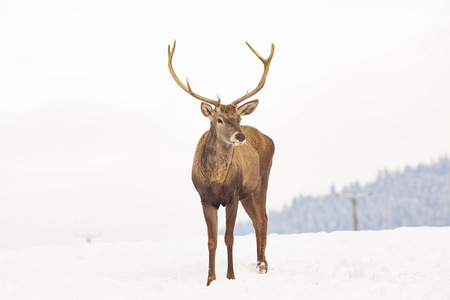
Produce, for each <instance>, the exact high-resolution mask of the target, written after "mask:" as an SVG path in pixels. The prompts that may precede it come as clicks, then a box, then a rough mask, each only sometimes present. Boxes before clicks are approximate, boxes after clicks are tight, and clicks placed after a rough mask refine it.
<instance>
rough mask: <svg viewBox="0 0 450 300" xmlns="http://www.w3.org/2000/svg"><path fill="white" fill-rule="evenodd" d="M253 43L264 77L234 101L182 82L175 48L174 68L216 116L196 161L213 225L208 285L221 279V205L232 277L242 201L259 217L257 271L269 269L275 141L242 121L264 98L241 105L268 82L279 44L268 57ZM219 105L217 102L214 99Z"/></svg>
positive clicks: (196, 182)
mask: <svg viewBox="0 0 450 300" xmlns="http://www.w3.org/2000/svg"><path fill="white" fill-rule="evenodd" d="M248 46H249V47H250V49H251V50H252V51H253V52H254V53H255V54H256V55H257V56H258V58H259V59H260V60H261V61H262V62H263V63H264V73H263V77H262V78H261V80H260V83H259V84H258V86H257V87H256V89H254V90H253V91H252V92H250V93H248V92H247V93H246V94H245V95H244V96H243V97H241V98H239V99H237V100H235V101H233V102H232V103H231V104H230V105H222V104H220V98H219V100H218V101H215V100H211V99H208V98H205V97H202V96H200V95H197V94H196V93H194V92H193V91H192V89H191V88H190V86H189V82H187V86H186V85H184V84H183V83H181V81H180V80H179V79H178V77H177V76H176V75H175V72H174V71H173V68H172V57H173V52H174V49H175V44H174V47H173V49H172V51H171V50H170V46H169V70H170V72H171V74H172V76H173V78H174V79H175V81H176V82H177V83H178V85H179V86H180V87H181V88H182V89H183V90H185V91H186V92H188V93H189V94H190V95H192V96H193V97H195V98H197V99H199V100H201V101H203V102H202V104H201V111H202V113H203V115H204V116H205V117H207V118H208V119H209V120H210V129H209V130H208V131H207V132H205V133H204V134H203V136H202V137H201V138H200V141H199V142H198V145H197V148H196V151H195V155H194V162H193V166H192V181H193V183H194V186H195V188H196V190H197V192H198V193H199V195H200V199H201V203H202V207H203V214H204V217H205V221H206V225H207V228H208V250H209V270H208V279H207V283H206V284H207V285H209V284H210V283H211V282H212V281H213V280H215V279H216V273H215V255H216V248H217V230H218V224H217V219H218V218H217V210H218V208H219V206H220V205H222V206H224V207H225V210H226V230H225V244H226V246H227V255H228V269H227V278H228V279H234V278H235V276H234V270H233V243H234V236H233V231H234V226H235V223H236V214H237V209H238V204H239V201H240V202H241V204H242V206H243V207H244V209H245V211H246V212H247V214H248V215H249V217H250V218H251V220H252V222H253V227H254V228H255V235H256V248H257V251H256V252H257V271H258V272H260V273H266V272H267V261H266V257H265V248H266V239H267V214H266V195H267V185H268V180H269V174H270V168H271V166H272V157H273V154H274V151H275V146H274V143H273V142H272V140H271V139H270V138H269V137H268V136H266V135H264V134H263V133H261V132H260V131H259V130H258V129H256V128H254V127H251V126H241V125H240V122H241V116H245V115H249V114H251V113H252V112H253V111H254V110H255V109H256V107H257V106H258V103H259V101H258V100H253V101H250V102H247V103H245V104H243V105H241V106H237V104H239V103H240V102H242V101H244V100H245V99H247V98H249V97H251V96H253V95H254V94H256V92H258V91H259V90H260V89H261V88H262V87H263V86H264V82H265V78H266V76H267V72H268V68H269V64H270V60H271V59H272V56H273V52H274V46H273V44H272V51H271V54H270V56H269V58H268V59H263V58H262V57H261V56H260V55H259V54H258V53H257V52H256V51H255V50H253V48H251V46H250V45H248ZM207 103H209V104H213V105H214V106H215V107H214V108H213V107H211V106H210V105H209V104H207Z"/></svg>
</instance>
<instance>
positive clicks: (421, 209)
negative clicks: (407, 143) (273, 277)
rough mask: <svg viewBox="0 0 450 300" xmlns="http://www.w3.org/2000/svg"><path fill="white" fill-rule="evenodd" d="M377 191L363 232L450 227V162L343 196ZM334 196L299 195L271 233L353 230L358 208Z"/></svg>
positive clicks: (275, 215)
mask: <svg viewBox="0 0 450 300" xmlns="http://www.w3.org/2000/svg"><path fill="white" fill-rule="evenodd" d="M361 191H371V192H372V195H371V196H369V197H367V198H362V199H360V200H359V201H358V210H357V211H358V219H359V222H358V223H359V229H362V230H379V229H393V228H397V227H400V226H449V225H450V160H449V159H448V158H447V157H444V158H441V159H440V160H439V161H437V162H436V163H433V164H430V165H419V166H418V167H416V168H410V167H407V168H405V169H404V170H403V171H401V172H388V171H382V172H379V174H378V177H377V179H376V180H375V181H374V182H371V183H369V184H367V185H365V186H362V185H360V184H359V183H358V182H356V183H353V184H350V185H348V186H347V187H345V188H344V189H343V190H342V191H340V193H351V192H361ZM336 194H337V191H335V189H334V187H332V188H331V189H330V193H329V194H327V195H323V196H318V197H309V196H299V197H297V198H295V199H294V200H293V201H292V204H291V205H289V206H286V207H285V208H284V209H283V210H282V211H280V212H270V211H269V212H268V217H269V229H268V231H269V233H303V232H320V231H326V232H331V231H335V230H352V229H353V218H352V205H351V202H350V201H349V200H347V199H342V198H339V197H337V196H336ZM269 201H270V199H269ZM251 232H253V227H252V225H251V223H250V222H244V223H238V224H237V225H236V229H235V233H236V234H241V235H245V234H248V233H251Z"/></svg>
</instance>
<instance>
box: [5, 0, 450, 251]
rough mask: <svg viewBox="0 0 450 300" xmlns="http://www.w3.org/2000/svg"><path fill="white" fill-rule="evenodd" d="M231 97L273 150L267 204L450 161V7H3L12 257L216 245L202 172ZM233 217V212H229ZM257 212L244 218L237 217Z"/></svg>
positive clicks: (98, 3)
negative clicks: (91, 245) (126, 243)
mask: <svg viewBox="0 0 450 300" xmlns="http://www.w3.org/2000/svg"><path fill="white" fill-rule="evenodd" d="M175 39H176V40H177V49H176V52H175V56H174V60H173V65H174V68H175V70H176V72H177V74H178V76H179V77H180V79H182V80H184V78H186V77H188V76H189V81H190V83H191V87H192V88H193V90H194V91H196V92H197V93H199V94H201V95H203V96H206V97H209V98H215V95H216V94H219V95H220V97H221V99H222V101H223V102H224V103H229V102H231V101H233V100H234V99H236V98H238V97H240V96H241V95H243V94H244V93H245V91H246V90H248V89H249V90H251V89H253V88H254V87H255V86H256V84H257V83H258V81H259V79H260V76H261V74H262V69H263V68H262V64H261V62H260V61H259V60H258V59H257V58H256V56H254V54H253V53H252V52H251V51H250V50H249V49H248V48H247V46H246V45H245V41H248V42H249V43H251V44H252V46H253V47H254V48H255V49H256V50H257V51H258V52H259V53H260V54H261V55H262V56H264V57H267V56H268V54H269V51H270V44H271V43H274V44H275V55H274V58H273V60H272V64H271V68H270V71H269V75H268V78H267V83H266V86H265V87H264V89H263V90H262V91H261V92H260V93H259V94H258V95H257V97H255V98H257V99H259V100H260V104H259V107H258V108H257V110H256V111H255V113H254V114H253V115H251V116H248V117H246V118H244V119H243V122H242V123H243V124H248V125H252V126H255V127H257V128H258V129H260V130H261V131H262V132H264V133H266V134H267V135H269V136H270V137H271V138H272V139H273V140H274V142H275V145H276V154H275V158H274V164H273V169H272V175H271V179H270V184H269V195H268V204H267V205H268V208H269V209H280V208H282V207H283V205H286V204H288V203H290V201H291V200H292V198H293V197H294V196H296V195H298V194H299V193H303V194H312V195H317V194H323V193H327V192H328V191H329V189H330V186H331V185H333V184H334V185H335V186H336V188H337V190H339V189H340V188H341V187H342V186H344V185H346V184H348V183H350V182H352V181H355V180H360V182H362V183H364V182H368V181H370V180H373V179H374V178H375V177H376V175H377V172H378V171H379V170H382V169H385V168H387V169H389V170H401V169H402V168H403V167H404V166H405V165H411V166H414V165H416V164H418V163H422V162H423V163H429V162H431V161H433V160H436V159H437V158H439V156H441V155H448V154H449V153H450V138H449V137H450V88H449V87H450V85H449V82H450V55H449V53H450V2H449V1H444V0H441V1H439V0H438V1H405V0H397V1H371V0H370V1H364V2H362V1H356V0H355V1H332V0H325V1H276V2H275V1H225V2H224V1H222V2H220V3H218V2H217V3H216V2H214V1H170V2H168V1H166V2H161V3H157V2H151V1H143V0H142V1H105V0H92V1H56V0H54V1H50V0H44V1H20V0H14V1H7V0H3V1H2V2H1V3H0V43H1V45H0V246H1V247H16V246H24V245H31V244H39V243H58V242H73V243H76V242H81V240H80V239H78V240H77V238H76V237H75V235H76V234H78V235H83V234H86V233H92V234H102V238H103V239H105V240H124V239H146V238H159V237H165V238H166V237H170V236H180V235H186V234H187V235H189V234H194V233H195V234H199V233H200V234H203V232H204V231H205V230H206V226H205V225H204V221H203V215H202V212H201V205H200V201H199V197H198V195H197V193H196V191H195V189H194V187H193V185H192V183H191V179H190V172H191V163H192V158H193V153H194V149H195V146H196V144H197V141H198V139H199V138H200V136H201V134H202V133H203V132H204V131H206V130H207V129H208V128H209V123H208V120H207V119H206V118H204V117H203V116H202V114H201V112H200V101H198V100H196V99H194V98H192V97H190V96H189V95H188V94H186V93H185V92H183V91H182V90H181V89H180V88H179V87H178V86H177V85H176V84H175V82H174V81H173V79H172V78H171V76H170V74H169V72H168V69H167V46H168V44H172V43H173V41H174V40H175ZM222 211H223V210H222ZM244 218H246V216H245V215H244V214H241V215H240V217H239V219H241V220H242V219H244Z"/></svg>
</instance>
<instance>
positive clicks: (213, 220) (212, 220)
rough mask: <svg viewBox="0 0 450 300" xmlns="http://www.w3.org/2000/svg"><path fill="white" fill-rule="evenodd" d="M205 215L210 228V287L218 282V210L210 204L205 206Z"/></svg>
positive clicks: (208, 281) (207, 282)
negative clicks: (214, 282)
mask: <svg viewBox="0 0 450 300" xmlns="http://www.w3.org/2000/svg"><path fill="white" fill-rule="evenodd" d="M203 215H204V216H205V221H206V226H207V227H208V251H209V268H208V279H207V281H206V285H209V284H210V283H211V282H212V281H214V280H216V249H217V208H216V207H214V206H212V205H209V204H203Z"/></svg>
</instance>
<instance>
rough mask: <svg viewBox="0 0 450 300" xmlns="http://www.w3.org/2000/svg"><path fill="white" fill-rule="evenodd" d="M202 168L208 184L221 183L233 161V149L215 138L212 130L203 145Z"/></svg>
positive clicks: (215, 135)
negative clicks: (207, 178) (204, 170)
mask: <svg viewBox="0 0 450 300" xmlns="http://www.w3.org/2000/svg"><path fill="white" fill-rule="evenodd" d="M205 152H206V156H205V157H206V159H205V161H204V163H205V164H204V167H205V169H206V173H207V175H208V177H209V180H210V182H218V183H223V182H224V181H225V178H226V175H227V174H228V170H229V168H230V165H231V161H232V159H233V154H234V147H233V145H231V144H227V143H225V142H223V141H222V140H221V139H220V138H218V137H217V134H216V132H215V131H214V129H213V128H211V130H210V134H209V137H208V139H207V142H206V145H205Z"/></svg>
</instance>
